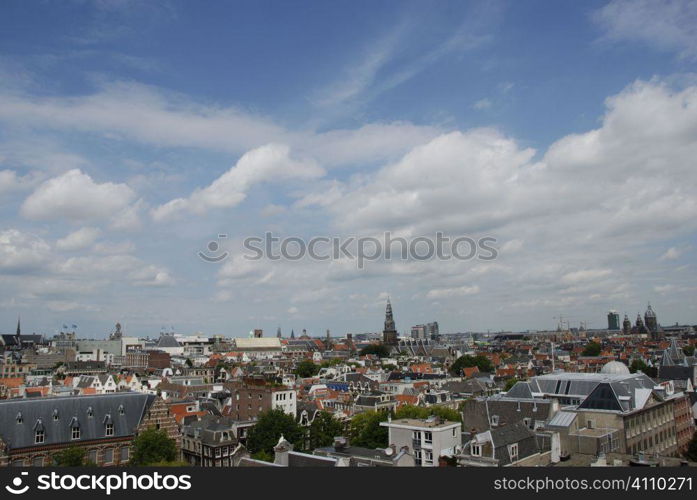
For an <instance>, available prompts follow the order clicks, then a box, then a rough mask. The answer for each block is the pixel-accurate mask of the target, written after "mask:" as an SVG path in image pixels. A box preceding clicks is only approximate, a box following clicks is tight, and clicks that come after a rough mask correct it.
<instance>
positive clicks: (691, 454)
mask: <svg viewBox="0 0 697 500" xmlns="http://www.w3.org/2000/svg"><path fill="white" fill-rule="evenodd" d="M685 458H687V459H688V460H692V461H693V462H697V432H695V434H694V436H692V440H691V441H690V444H689V445H688V446H687V451H686V452H685Z"/></svg>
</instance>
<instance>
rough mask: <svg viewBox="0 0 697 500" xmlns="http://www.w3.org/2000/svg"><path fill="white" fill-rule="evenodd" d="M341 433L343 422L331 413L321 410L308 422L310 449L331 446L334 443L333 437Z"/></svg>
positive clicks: (342, 432)
mask: <svg viewBox="0 0 697 500" xmlns="http://www.w3.org/2000/svg"><path fill="white" fill-rule="evenodd" d="M343 434H344V426H343V424H342V423H341V422H340V421H339V420H337V419H336V418H334V416H333V415H332V414H331V413H329V412H327V411H321V412H319V413H318V414H317V415H316V416H315V419H314V420H313V421H312V423H311V424H310V450H314V449H315V448H321V447H323V446H331V445H332V444H333V443H334V438H335V437H337V436H343Z"/></svg>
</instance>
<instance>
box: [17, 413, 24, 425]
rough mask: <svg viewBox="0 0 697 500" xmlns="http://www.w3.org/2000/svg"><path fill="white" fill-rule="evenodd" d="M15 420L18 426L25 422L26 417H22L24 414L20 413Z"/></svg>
mask: <svg viewBox="0 0 697 500" xmlns="http://www.w3.org/2000/svg"><path fill="white" fill-rule="evenodd" d="M15 420H17V423H18V424H21V423H22V422H24V417H23V416H22V412H19V413H18V414H17V417H16V418H15Z"/></svg>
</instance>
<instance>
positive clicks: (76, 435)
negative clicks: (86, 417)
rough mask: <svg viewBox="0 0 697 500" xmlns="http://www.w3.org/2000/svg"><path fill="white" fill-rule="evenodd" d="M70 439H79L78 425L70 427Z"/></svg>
mask: <svg viewBox="0 0 697 500" xmlns="http://www.w3.org/2000/svg"><path fill="white" fill-rule="evenodd" d="M71 439H80V428H79V427H73V428H72V432H71Z"/></svg>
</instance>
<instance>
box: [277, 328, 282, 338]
mask: <svg viewBox="0 0 697 500" xmlns="http://www.w3.org/2000/svg"><path fill="white" fill-rule="evenodd" d="M276 337H278V338H279V339H280V338H281V327H280V326H279V327H278V330H276Z"/></svg>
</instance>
